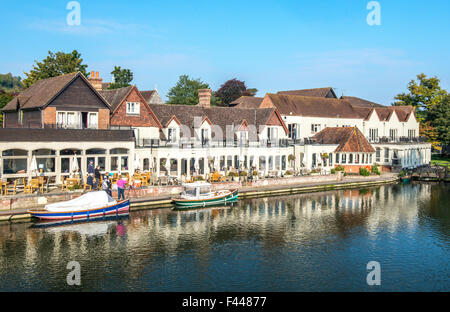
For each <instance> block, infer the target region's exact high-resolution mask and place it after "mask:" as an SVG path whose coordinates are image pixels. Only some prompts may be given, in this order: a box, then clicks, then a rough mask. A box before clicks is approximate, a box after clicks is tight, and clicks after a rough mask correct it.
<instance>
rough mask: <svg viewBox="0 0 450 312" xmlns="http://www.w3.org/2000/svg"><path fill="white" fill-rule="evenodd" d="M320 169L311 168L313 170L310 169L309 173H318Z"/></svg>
mask: <svg viewBox="0 0 450 312" xmlns="http://www.w3.org/2000/svg"><path fill="white" fill-rule="evenodd" d="M319 172H320V171H319V170H317V169H313V170H311V174H315V173H319Z"/></svg>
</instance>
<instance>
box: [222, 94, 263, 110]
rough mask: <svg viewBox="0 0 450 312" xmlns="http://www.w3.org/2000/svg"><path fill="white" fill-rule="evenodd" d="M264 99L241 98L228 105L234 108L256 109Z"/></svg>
mask: <svg viewBox="0 0 450 312" xmlns="http://www.w3.org/2000/svg"><path fill="white" fill-rule="evenodd" d="M263 99H264V98H261V97H254V96H241V97H240V98H238V99H237V100H235V101H233V102H231V103H230V106H233V107H235V108H258V107H259V105H261V102H262V101H263Z"/></svg>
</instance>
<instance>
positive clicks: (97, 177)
mask: <svg viewBox="0 0 450 312" xmlns="http://www.w3.org/2000/svg"><path fill="white" fill-rule="evenodd" d="M101 175H102V174H101V173H100V166H97V167H95V170H94V177H95V183H94V188H95V189H96V190H98V189H99V186H100V177H101Z"/></svg>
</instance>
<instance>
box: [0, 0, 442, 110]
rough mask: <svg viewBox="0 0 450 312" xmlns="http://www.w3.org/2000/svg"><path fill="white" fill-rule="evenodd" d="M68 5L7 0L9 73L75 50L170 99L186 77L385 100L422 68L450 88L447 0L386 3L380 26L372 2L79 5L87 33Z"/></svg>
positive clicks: (2, 61)
mask: <svg viewBox="0 0 450 312" xmlns="http://www.w3.org/2000/svg"><path fill="white" fill-rule="evenodd" d="M68 2H69V1H61V0H60V1H56V0H55V1H6V0H1V8H2V9H1V12H0V29H1V32H2V49H1V50H0V73H6V72H12V73H13V74H14V75H20V76H22V77H23V76H24V75H23V72H24V71H28V70H29V69H30V68H31V66H32V64H33V62H34V60H41V59H43V58H44V57H45V56H46V55H47V51H48V50H52V51H54V52H56V51H65V52H70V51H72V50H73V49H77V50H78V51H79V52H81V54H82V56H83V58H84V60H85V63H86V64H88V65H89V70H95V71H99V72H100V74H101V76H102V77H103V78H104V79H105V80H106V81H110V79H111V75H110V72H111V71H112V69H113V67H114V65H119V66H122V67H125V68H130V69H131V70H132V71H133V72H134V74H135V79H134V81H133V83H134V84H136V85H137V86H138V88H140V89H141V90H148V89H153V87H154V86H155V85H157V86H158V90H159V91H160V94H161V95H162V96H164V97H165V95H166V94H167V91H168V90H169V89H170V87H172V86H173V85H174V84H175V83H176V81H177V80H178V77H179V76H180V75H182V74H189V75H190V76H191V77H193V78H201V79H202V80H203V81H205V82H207V83H209V84H210V86H211V87H212V88H213V90H216V89H217V88H218V87H219V86H220V85H221V84H222V83H223V82H225V81H226V80H228V79H231V78H238V79H241V80H244V81H245V82H246V83H247V86H248V87H255V88H257V89H258V90H259V92H258V95H259V96H263V95H264V94H265V93H266V92H276V91H279V90H289V89H300V88H314V87H324V86H332V87H334V88H336V91H337V93H338V95H341V94H342V93H344V94H345V95H354V96H359V97H363V98H367V99H369V100H373V101H376V102H379V103H382V104H390V103H391V102H392V99H393V97H394V96H395V95H396V94H397V93H399V92H401V91H404V90H405V88H406V85H407V83H408V81H409V80H411V79H413V78H414V77H415V76H416V74H419V73H421V72H424V73H425V74H427V75H429V76H434V75H436V76H438V77H439V78H440V79H441V82H442V86H443V87H444V88H446V89H450V88H449V86H450V57H449V56H450V40H449V38H450V36H449V31H450V19H449V18H448V13H449V12H450V1H448V0H430V1H423V0H420V1H419V0H409V1H406V0H395V1H394V0H380V1H379V3H380V5H381V26H369V25H368V24H367V22H366V17H367V14H368V13H369V10H367V8H366V6H367V4H368V2H369V0H346V1H343V0H334V1H332V0H330V1H326V0H321V1H309V0H308V1H306V0H297V1H265V0H258V1H243V0H241V1H234V0H227V1H217V0H209V1H206V0H205V1H188V0H183V1H170V0H169V1H132V0H128V1H118V0H109V1H100V0H96V1H92V0H90V1H87V0H81V1H79V3H80V4H81V25H80V26H78V27H76V26H73V27H70V26H68V25H67V24H66V16H67V14H68V13H69V11H68V10H67V9H66V5H67V3H68Z"/></svg>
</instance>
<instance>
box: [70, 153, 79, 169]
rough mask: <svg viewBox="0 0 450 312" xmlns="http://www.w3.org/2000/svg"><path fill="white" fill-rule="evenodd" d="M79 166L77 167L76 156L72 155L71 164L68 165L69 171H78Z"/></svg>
mask: <svg viewBox="0 0 450 312" xmlns="http://www.w3.org/2000/svg"><path fill="white" fill-rule="evenodd" d="M78 170H80V168H78V159H77V157H76V156H73V157H72V166H71V167H70V171H72V172H78Z"/></svg>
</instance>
